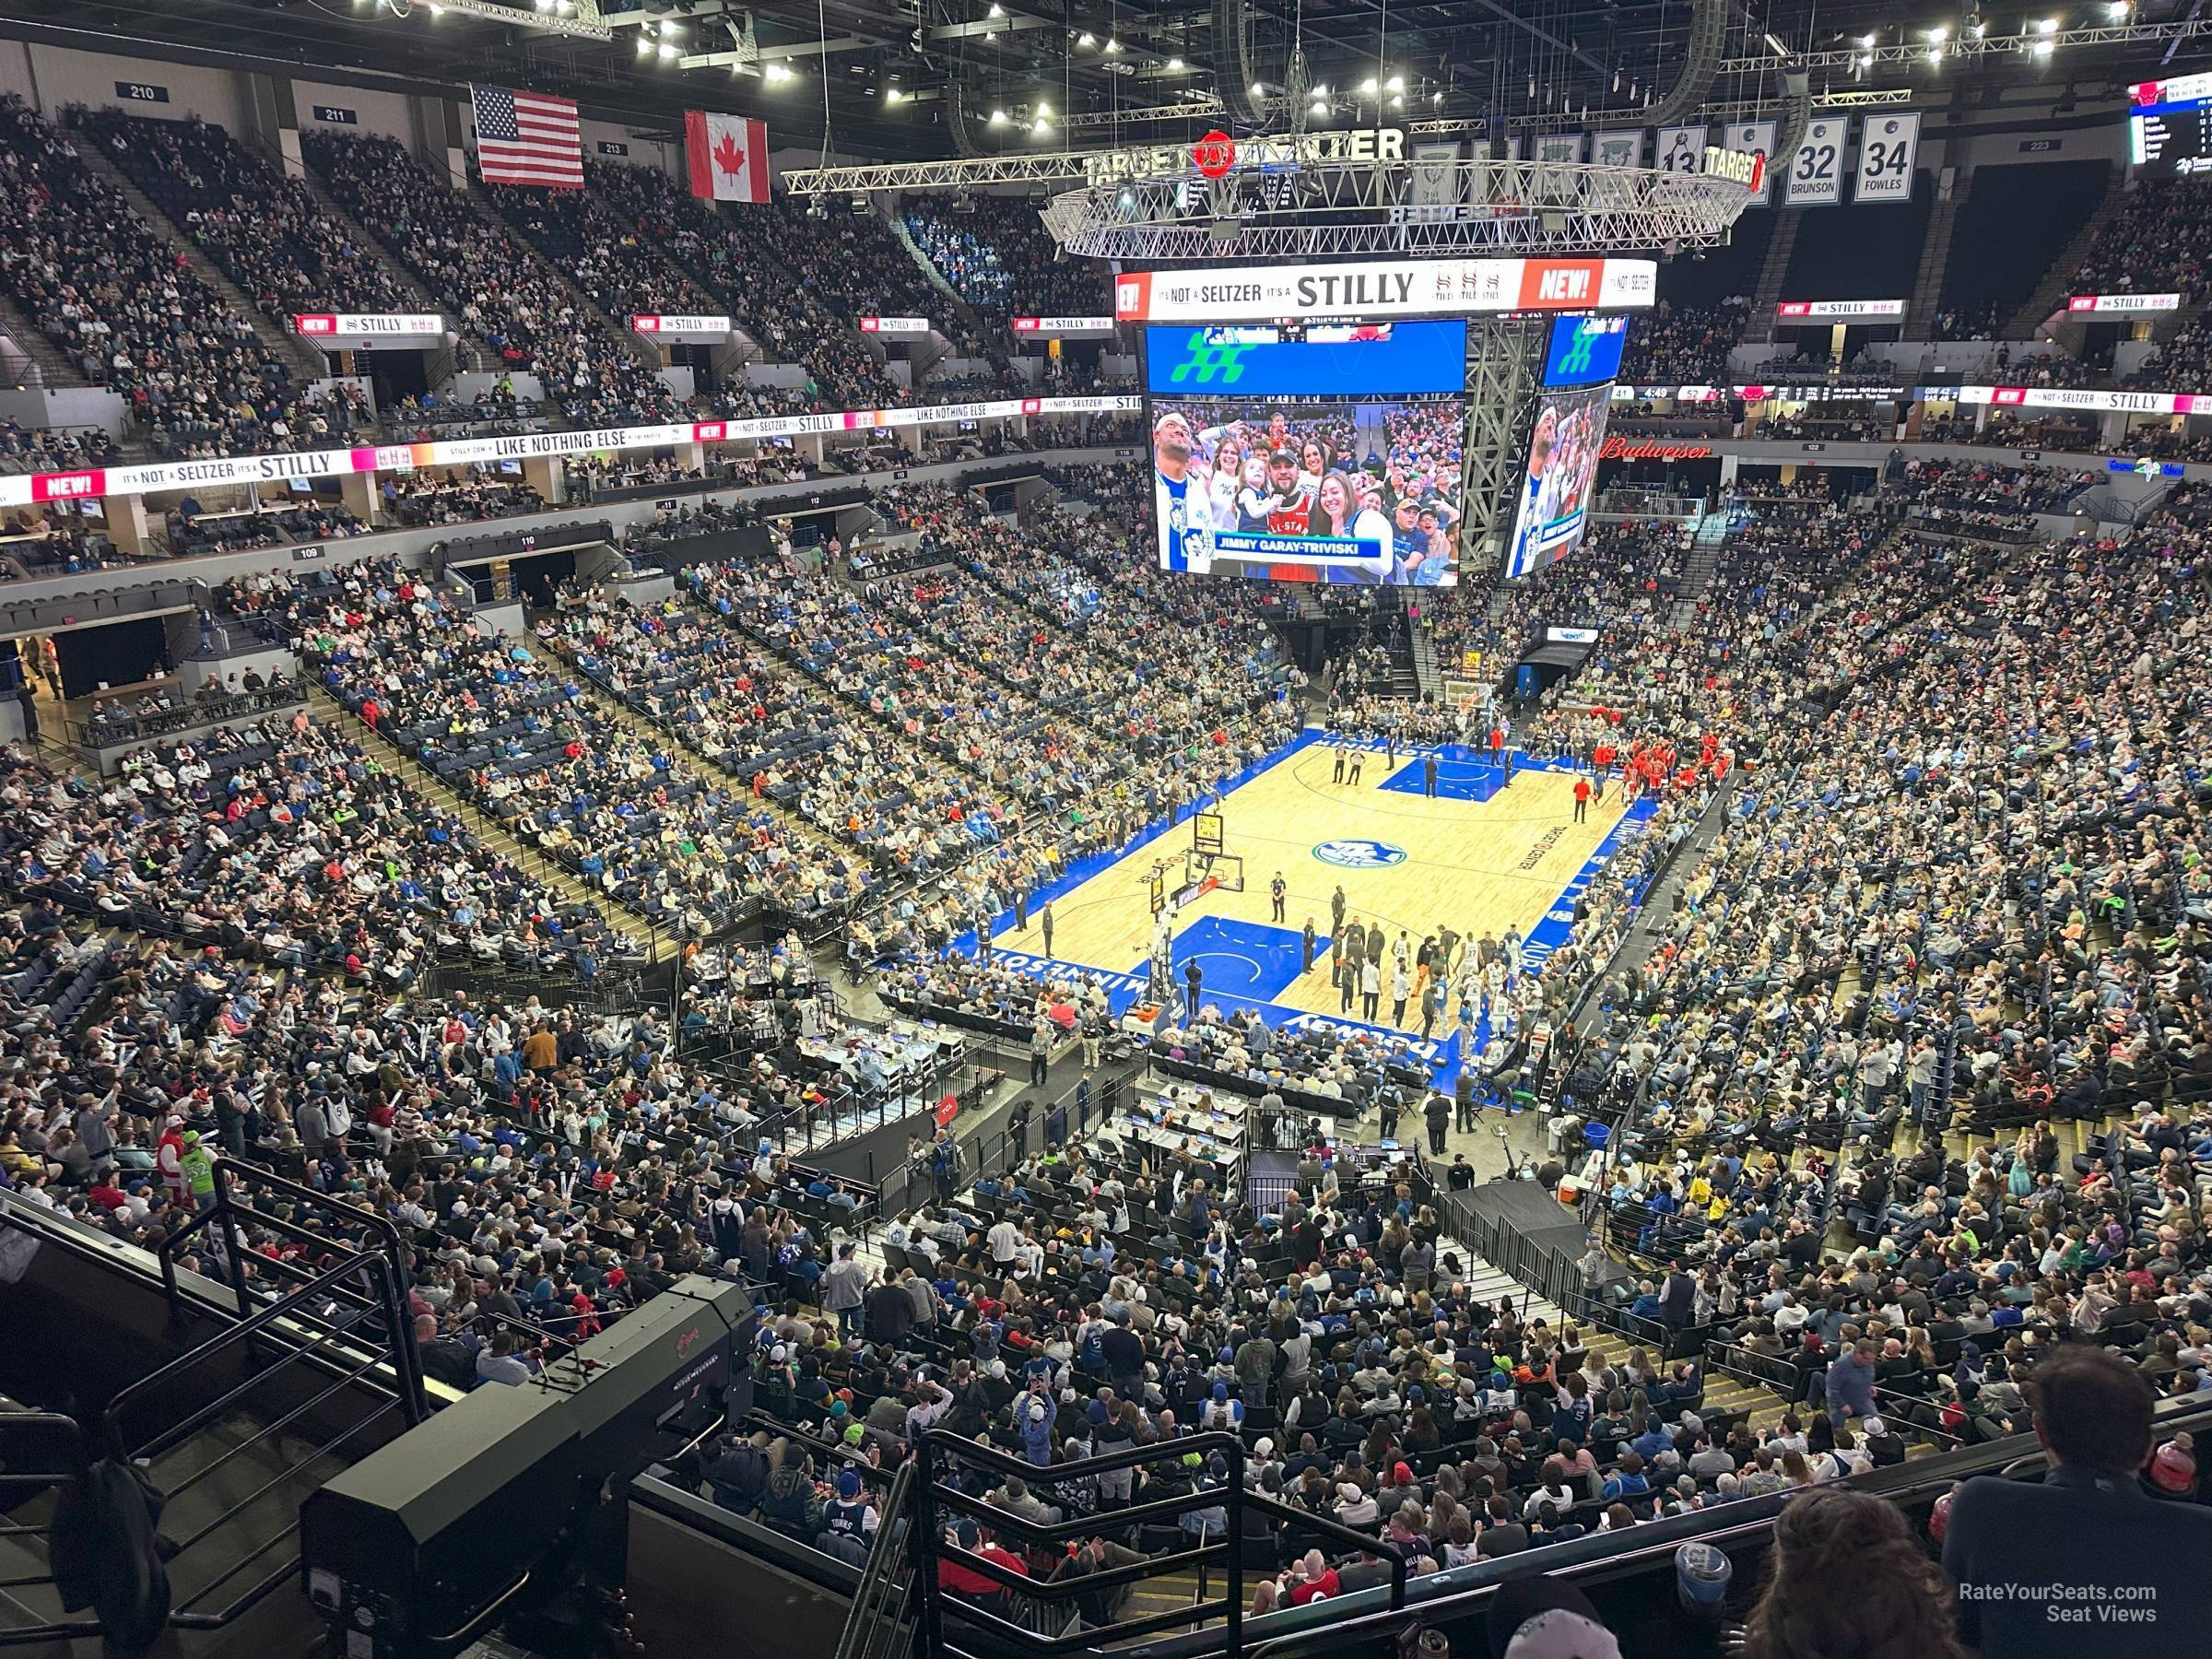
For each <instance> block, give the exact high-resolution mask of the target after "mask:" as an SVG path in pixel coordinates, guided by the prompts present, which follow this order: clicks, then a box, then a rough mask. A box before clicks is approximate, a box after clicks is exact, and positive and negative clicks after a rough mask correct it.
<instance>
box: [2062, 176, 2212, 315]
mask: <svg viewBox="0 0 2212 1659" xmlns="http://www.w3.org/2000/svg"><path fill="white" fill-rule="evenodd" d="M2208 218H2212V183H2208V182H2206V181H2205V180H2203V179H2190V178H2159V177H2157V176H2155V175H2145V176H2142V177H2139V178H2138V179H2137V180H2136V185H2135V188H2134V189H2133V190H2132V191H2131V192H2130V193H2129V194H2128V199H2127V201H2126V203H2125V204H2124V206H2122V207H2121V209H2120V211H2119V212H2118V213H2116V214H2114V215H2113V216H2112V218H2111V220H2109V221H2108V222H2107V223H2106V225H2105V227H2104V229H2103V230H2102V231H2101V232H2100V234H2099V235H2098V237H2097V245H2096V247H2095V248H2094V249H2092V250H2091V251H2090V253H2089V255H2088V258H2087V259H2085V260H2083V261H2082V262H2081V265H2080V266H2079V268H2078V269H2077V270H2076V271H2075V273H2074V280H2073V285H2072V287H2071V288H2068V290H2067V291H2068V292H2069V293H2075V294H2171V293H2179V294H2180V295H2181V296H2182V303H2183V304H2184V305H2186V304H2188V303H2189V302H2190V301H2191V300H2194V299H2197V298H2198V297H2199V296H2201V295H2202V294H2203V293H2204V291H2205V260H2206V253H2207V251H2212V228H2208V226H2207V219H2208Z"/></svg>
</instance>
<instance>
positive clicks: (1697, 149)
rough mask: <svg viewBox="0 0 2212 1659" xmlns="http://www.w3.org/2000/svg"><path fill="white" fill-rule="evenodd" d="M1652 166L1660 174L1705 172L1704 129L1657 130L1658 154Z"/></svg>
mask: <svg viewBox="0 0 2212 1659" xmlns="http://www.w3.org/2000/svg"><path fill="white" fill-rule="evenodd" d="M1653 166H1655V167H1657V168H1658V169H1659V171H1661V172H1670V173H1694V172H1703V171H1705V129H1704V128H1703V127H1702V126H1669V127H1661V128H1660V129H1659V153H1658V154H1657V155H1656V156H1655V157H1653Z"/></svg>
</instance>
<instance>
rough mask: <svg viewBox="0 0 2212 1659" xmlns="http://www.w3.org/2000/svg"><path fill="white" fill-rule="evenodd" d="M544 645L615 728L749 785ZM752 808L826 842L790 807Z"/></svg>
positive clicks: (564, 652) (763, 801)
mask: <svg viewBox="0 0 2212 1659" xmlns="http://www.w3.org/2000/svg"><path fill="white" fill-rule="evenodd" d="M543 642H544V644H545V645H546V647H547V649H548V650H550V651H551V652H552V653H553V654H554V655H555V656H558V657H559V658H560V659H561V661H563V662H564V663H567V664H568V665H570V666H571V667H572V668H574V669H575V670H576V685H577V688H578V689H580V690H581V691H582V692H583V694H584V695H585V696H587V697H589V698H590V699H591V700H592V702H593V704H594V706H595V707H596V708H597V709H598V710H599V712H601V713H602V714H603V715H605V716H606V718H607V719H609V720H611V721H614V722H615V723H616V724H618V725H623V726H627V727H629V730H630V731H632V732H634V733H636V734H637V735H638V736H639V737H640V738H641V739H642V740H643V741H644V742H646V743H649V744H651V745H652V746H653V747H654V748H655V749H665V750H667V751H669V752H671V753H677V754H681V755H682V756H683V758H684V760H685V763H686V764H687V765H688V766H690V767H692V768H693V769H694V770H696V771H700V772H701V773H706V774H719V775H720V776H722V777H723V778H724V781H725V782H736V783H738V784H740V785H747V780H744V779H735V780H732V779H730V777H729V774H727V773H724V772H723V771H722V769H721V768H720V767H718V766H716V765H715V764H714V763H713V762H712V761H711V760H708V759H706V758H705V757H703V756H701V755H700V754H699V753H698V752H697V751H696V750H693V749H689V748H687V747H684V746H683V745H682V744H680V743H678V742H677V738H676V735H675V734H674V733H673V732H671V731H669V730H668V729H667V728H666V727H665V726H659V725H655V724H653V722H652V721H650V720H648V719H647V718H646V717H645V716H644V715H642V714H640V713H639V712H637V711H636V710H635V709H632V708H631V707H630V706H629V704H628V703H625V702H624V701H623V700H621V699H620V698H618V697H617V696H616V695H615V694H614V693H613V692H611V691H609V690H608V689H607V688H606V687H605V686H603V685H601V684H600V683H599V682H598V681H597V680H595V679H594V678H593V677H591V676H590V675H588V674H586V673H585V672H584V670H583V668H582V665H580V664H578V663H577V661H576V659H575V656H574V655H573V653H571V652H570V651H569V650H568V649H567V648H566V647H565V646H564V645H563V644H562V643H561V641H560V640H559V638H558V637H554V638H551V639H547V640H546V641H543ZM747 786H749V785H747ZM754 805H755V806H759V807H760V808H761V809H762V810H764V811H766V812H767V813H768V815H769V816H770V817H771V818H774V819H775V820H776V821H777V822H779V823H781V824H782V825H783V826H784V827H785V828H787V829H789V830H791V831H792V833H793V834H794V835H797V836H800V837H802V838H804V839H805V840H807V841H823V840H827V839H829V838H828V834H827V832H826V831H825V830H820V829H818V828H817V827H816V826H815V825H813V824H810V823H808V822H807V821H806V819H805V818H801V817H800V816H799V815H798V814H797V813H795V812H794V811H792V810H791V809H790V808H789V807H786V806H779V805H777V804H776V803H775V802H774V801H771V800H770V799H769V798H768V797H767V796H766V795H759V796H756V797H755V799H754Z"/></svg>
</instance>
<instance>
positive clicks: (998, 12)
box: [989, 5, 1006, 18]
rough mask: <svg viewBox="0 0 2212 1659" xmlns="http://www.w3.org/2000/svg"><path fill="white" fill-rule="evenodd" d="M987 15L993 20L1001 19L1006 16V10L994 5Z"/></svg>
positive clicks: (1003, 7)
mask: <svg viewBox="0 0 2212 1659" xmlns="http://www.w3.org/2000/svg"><path fill="white" fill-rule="evenodd" d="M989 15H990V16H992V17H994V18H1003V17H1005V16H1006V7H1005V6H997V5H994V6H992V7H991V11H990V14H989Z"/></svg>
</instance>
